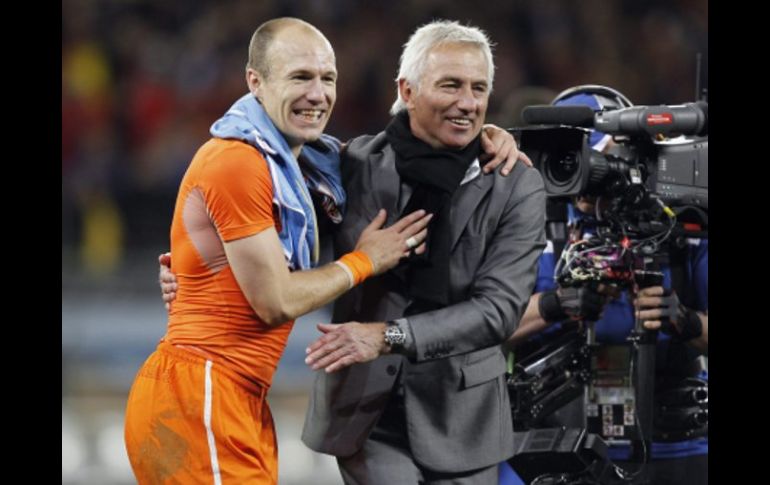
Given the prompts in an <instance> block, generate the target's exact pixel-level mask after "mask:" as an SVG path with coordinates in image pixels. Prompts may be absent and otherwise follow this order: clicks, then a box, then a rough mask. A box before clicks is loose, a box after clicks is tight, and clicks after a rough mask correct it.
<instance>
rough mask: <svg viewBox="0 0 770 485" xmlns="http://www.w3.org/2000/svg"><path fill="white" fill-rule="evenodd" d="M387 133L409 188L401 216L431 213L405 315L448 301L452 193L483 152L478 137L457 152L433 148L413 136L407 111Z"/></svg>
mask: <svg viewBox="0 0 770 485" xmlns="http://www.w3.org/2000/svg"><path fill="white" fill-rule="evenodd" d="M385 134H386V136H387V139H388V142H389V143H390V145H391V146H392V147H393V150H394V151H395V152H396V171H397V172H398V175H399V176H400V177H401V180H402V181H404V182H406V183H407V184H409V185H410V186H412V188H413V191H412V196H411V197H410V198H409V202H407V204H406V207H404V210H403V211H402V212H401V216H404V215H406V214H409V213H411V212H414V211H416V210H418V209H425V210H426V211H427V212H428V213H431V214H434V216H433V219H432V220H431V222H430V224H429V226H428V239H427V241H426V243H427V251H426V252H425V253H424V254H422V255H421V256H416V255H413V256H412V257H411V258H410V260H409V267H408V269H407V272H406V284H407V287H408V289H409V296H410V297H412V299H413V304H412V305H410V307H409V308H408V309H407V312H406V314H407V315H413V314H415V313H419V312H423V311H428V310H432V309H435V308H440V307H443V306H446V305H448V304H449V252H450V241H451V233H450V223H449V210H450V205H451V201H452V195H453V194H454V193H455V191H456V190H457V188H458V187H459V186H460V182H461V181H462V179H463V177H464V176H465V173H466V172H467V170H468V167H469V166H470V164H471V163H472V162H473V161H474V160H475V159H476V158H477V157H478V156H479V154H480V153H481V136H480V135H479V136H477V137H476V138H474V139H473V141H472V142H470V143H469V144H468V145H467V146H465V147H464V148H462V149H459V150H449V149H437V148H433V147H431V146H430V145H428V144H427V143H425V142H424V141H422V140H420V139H418V138H417V137H415V136H414V135H413V134H412V130H411V129H410V127H409V114H408V113H407V111H406V110H404V111H401V112H400V113H398V114H397V115H396V116H395V117H393V119H392V120H391V122H390V123H389V124H388V127H387V128H386V129H385Z"/></svg>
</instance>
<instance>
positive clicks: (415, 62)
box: [390, 20, 495, 115]
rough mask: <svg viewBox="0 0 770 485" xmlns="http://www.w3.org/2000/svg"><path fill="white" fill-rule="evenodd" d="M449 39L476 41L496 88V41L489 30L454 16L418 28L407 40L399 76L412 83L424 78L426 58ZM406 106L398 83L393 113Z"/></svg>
mask: <svg viewBox="0 0 770 485" xmlns="http://www.w3.org/2000/svg"><path fill="white" fill-rule="evenodd" d="M446 43H468V44H473V45H476V46H477V47H478V48H479V49H480V50H481V52H482V54H484V57H485V58H486V60H487V66H488V68H487V82H488V84H489V92H490V93H491V92H492V81H493V79H494V77H495V63H494V60H493V59H492V43H491V42H490V40H489V37H487V34H486V33H485V32H484V31H483V30H481V29H479V28H477V27H471V26H465V25H460V23H459V22H456V21H450V20H434V21H433V22H431V23H429V24H425V25H423V26H422V27H420V28H419V29H417V30H416V31H415V32H414V34H412V36H411V37H410V38H409V40H408V41H407V43H406V44H404V51H403V52H402V53H401V61H400V64H399V68H398V77H396V83H398V81H399V80H400V79H406V80H407V81H408V82H409V83H410V84H413V85H415V86H417V85H418V84H419V82H420V79H422V75H423V70H424V69H425V61H426V60H427V59H428V54H430V51H431V50H433V48H434V47H436V46H438V45H440V44H446ZM404 109H406V102H404V100H403V99H402V98H401V93H400V92H399V90H398V85H396V101H395V102H394V103H393V106H392V107H391V108H390V114H392V115H395V114H396V113H398V112H399V111H402V110H404Z"/></svg>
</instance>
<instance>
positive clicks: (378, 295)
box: [303, 21, 545, 485]
mask: <svg viewBox="0 0 770 485" xmlns="http://www.w3.org/2000/svg"><path fill="white" fill-rule="evenodd" d="M493 77H494V64H493V61H492V54H491V49H490V45H489V40H488V39H487V37H486V35H485V34H484V33H483V32H482V31H481V30H479V29H477V28H475V27H469V26H462V25H460V24H458V23H457V22H448V21H435V22H432V23H430V24H428V25H425V26H423V27H420V28H419V29H417V31H416V32H415V33H414V34H413V35H412V37H411V38H410V40H409V42H408V43H407V44H406V46H405V48H404V52H403V53H402V56H401V63H400V70H399V75H398V91H397V96H398V97H397V100H396V102H395V103H394V105H393V108H392V110H391V113H392V114H393V115H394V116H393V119H392V121H391V122H390V123H389V124H388V126H387V128H386V129H385V130H384V131H383V132H381V133H379V134H378V135H375V136H362V137H359V138H356V139H354V140H353V141H351V142H350V144H349V146H348V147H347V149H346V150H345V151H344V153H343V155H342V156H343V158H346V159H347V160H345V161H344V163H342V167H343V182H344V184H345V186H346V187H347V188H348V201H349V204H348V207H349V209H348V213H347V215H346V217H345V219H344V221H343V223H342V224H341V226H340V227H339V229H338V230H337V232H336V234H335V236H334V238H335V251H336V252H337V253H339V254H343V253H345V252H347V251H350V249H351V248H352V247H353V245H354V244H355V241H356V239H357V238H358V235H359V234H360V233H361V231H362V230H363V229H364V228H365V227H366V224H367V222H368V221H369V220H370V219H371V218H372V217H373V215H374V214H376V212H377V210H378V208H380V207H385V208H387V210H388V214H389V217H398V215H399V214H406V213H409V212H411V211H413V210H416V209H425V210H426V211H428V212H429V213H432V214H434V217H433V220H432V222H431V225H430V226H429V232H428V241H427V251H425V252H424V253H423V254H420V255H416V254H414V255H412V256H411V257H410V258H409V260H408V261H407V262H405V263H402V264H401V265H400V266H399V267H397V268H396V269H394V270H392V271H391V272H390V273H388V274H384V275H381V276H379V277H375V278H372V279H370V280H368V281H366V282H365V283H364V284H362V285H360V286H359V287H357V288H355V289H353V290H352V291H351V292H349V293H347V294H346V295H345V296H343V297H342V298H340V299H339V300H337V302H336V304H335V310H334V321H335V322H345V323H338V324H319V326H318V328H319V330H320V331H321V332H322V333H323V335H322V336H321V337H320V338H319V339H318V340H317V341H315V342H314V343H313V344H311V345H310V347H309V348H308V357H307V361H306V362H307V363H308V364H309V365H311V366H312V368H313V369H322V370H323V371H322V372H319V373H318V375H317V379H316V382H315V386H314V390H313V393H312V395H311V400H310V406H309V408H308V413H307V416H306V419H305V428H304V430H303V441H304V442H305V443H306V444H307V445H308V446H309V447H310V448H312V449H314V450H316V451H320V452H323V453H328V454H331V455H335V456H337V458H338V463H339V466H340V470H341V473H342V476H343V478H344V480H345V482H346V483H349V484H391V483H399V484H415V485H416V484H418V483H425V484H444V483H447V484H448V483H453V484H462V485H470V484H482V483H497V464H498V463H499V462H501V461H503V460H505V459H507V458H509V457H510V456H511V455H512V454H513V427H512V424H511V413H510V405H509V401H508V394H507V390H506V386H505V381H504V373H505V369H506V364H505V359H504V357H503V354H502V352H501V350H500V344H501V343H502V342H504V341H505V340H506V339H507V338H508V337H509V336H510V335H511V334H512V333H513V332H514V330H515V329H516V326H517V324H518V321H519V319H520V317H521V315H522V313H523V310H524V308H525V307H526V304H527V301H528V299H529V295H530V294H531V291H532V288H533V286H534V283H535V276H536V271H537V267H536V264H537V259H538V257H539V255H540V253H541V251H542V249H543V247H544V246H545V235H544V227H545V192H544V189H543V182H542V178H541V177H540V174H539V173H538V172H537V171H536V170H535V169H533V168H530V167H527V166H526V165H525V164H516V165H515V167H514V169H513V171H512V172H511V174H510V175H509V176H508V177H503V176H502V175H501V174H499V173H496V172H492V173H487V174H483V173H482V171H481V169H480V166H479V161H478V157H479V155H480V154H481V148H480V137H479V135H480V132H481V129H482V125H483V123H484V118H485V115H486V110H487V104H488V101H489V94H490V92H491V89H492V80H493ZM407 244H409V242H407Z"/></svg>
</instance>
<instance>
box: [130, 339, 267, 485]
mask: <svg viewBox="0 0 770 485" xmlns="http://www.w3.org/2000/svg"><path fill="white" fill-rule="evenodd" d="M266 394H267V389H265V388H264V387H260V386H257V385H255V384H254V383H252V382H250V381H248V380H247V379H245V378H243V377H242V376H239V375H238V374H236V373H234V372H232V371H230V370H229V369H226V368H224V367H222V365H221V364H218V363H214V362H212V361H211V360H207V359H206V358H205V357H203V356H199V355H197V354H195V353H193V352H190V351H187V350H184V349H180V348H177V347H174V346H173V345H171V344H169V343H167V342H161V343H160V344H159V345H158V349H157V350H156V351H155V352H154V353H153V354H152V355H150V357H149V358H148V359H147V361H146V362H145V363H144V365H143V366H142V368H141V369H140V370H139V373H138V374H137V376H136V379H135V380H134V384H133V386H132V387H131V392H130V394H129V396H128V405H127V408H126V428H125V439H126V449H127V451H128V458H129V460H130V462H131V467H132V468H133V470H134V474H135V475H136V478H137V480H138V482H139V483H140V484H156V483H157V484H166V483H183V484H188V483H206V484H215V485H220V484H241V483H258V484H262V483H265V484H275V483H277V482H278V445H277V442H276V437H275V428H274V426H273V417H272V415H271V413H270V408H269V407H268V405H267V400H266V398H265V397H266V396H265V395H266Z"/></svg>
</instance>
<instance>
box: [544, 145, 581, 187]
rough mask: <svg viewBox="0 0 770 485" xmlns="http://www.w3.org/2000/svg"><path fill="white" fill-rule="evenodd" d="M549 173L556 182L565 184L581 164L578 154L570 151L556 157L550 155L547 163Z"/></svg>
mask: <svg viewBox="0 0 770 485" xmlns="http://www.w3.org/2000/svg"><path fill="white" fill-rule="evenodd" d="M545 166H546V169H547V170H548V175H549V178H550V179H551V180H553V182H554V183H556V184H559V185H561V184H565V183H567V182H569V181H570V180H571V179H572V178H573V177H574V176H575V173H577V170H578V167H579V164H578V160H577V155H576V153H574V152H568V153H564V154H561V155H560V156H556V157H552V158H551V157H549V159H548V160H546V163H545Z"/></svg>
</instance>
